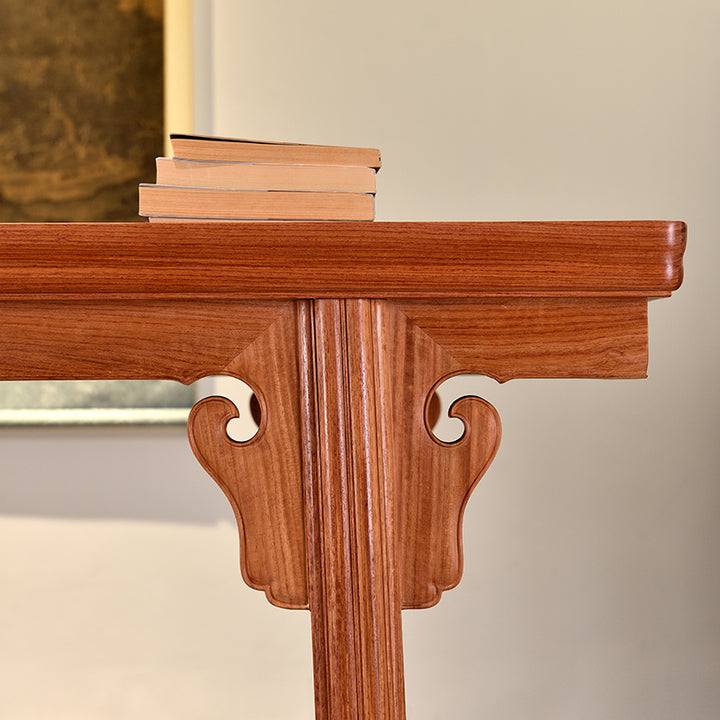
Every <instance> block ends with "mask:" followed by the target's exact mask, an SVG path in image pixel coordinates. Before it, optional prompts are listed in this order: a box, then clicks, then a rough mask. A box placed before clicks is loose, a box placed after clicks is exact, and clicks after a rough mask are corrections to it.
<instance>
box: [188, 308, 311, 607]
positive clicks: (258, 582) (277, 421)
mask: <svg viewBox="0 0 720 720" xmlns="http://www.w3.org/2000/svg"><path fill="white" fill-rule="evenodd" d="M248 311H250V308H248ZM296 336H297V331H296V325H295V316H294V305H293V304H292V303H288V306H287V311H286V312H285V313H283V314H282V315H281V316H280V317H279V318H278V319H277V320H276V321H275V322H274V323H273V324H272V325H271V326H270V327H269V328H268V329H267V330H265V331H264V332H262V333H260V334H259V335H258V337H257V338H256V339H255V341H254V342H253V343H251V344H250V345H249V346H248V347H247V348H245V349H244V350H243V352H242V353H241V354H240V355H238V356H237V357H236V358H235V359H234V360H233V361H232V363H231V364H230V365H229V366H228V367H227V368H226V370H225V372H226V374H229V375H232V376H234V377H237V378H240V379H242V380H243V381H245V382H246V383H247V384H248V385H250V386H251V387H252V388H253V389H254V391H255V395H256V397H257V398H258V401H259V405H260V414H261V418H260V425H259V428H258V431H257V433H256V434H255V436H254V437H253V438H251V439H250V440H248V441H246V442H237V441H235V440H232V439H231V438H230V437H229V436H228V433H227V424H228V422H229V421H230V420H231V419H232V418H234V417H237V416H238V413H237V410H236V408H235V406H234V405H233V404H232V403H231V402H230V401H229V400H227V399H225V398H221V397H209V398H205V399H204V400H201V401H200V402H198V403H197V404H196V405H195V407H194V408H193V409H192V411H191V414H190V418H189V420H188V434H189V437H190V444H191V446H192V449H193V452H194V453H195V455H196V457H197V458H198V460H199V462H200V463H201V464H202V466H203V467H204V468H205V470H207V472H208V473H209V474H210V475H211V476H212V477H213V479H214V480H215V481H216V482H217V483H218V485H219V486H220V488H221V489H222V490H223V492H224V493H225V495H226V496H227V498H228V500H229V501H230V504H231V505H232V508H233V511H234V513H235V517H236V519H237V524H238V530H239V532H240V567H241V570H242V575H243V578H244V580H245V582H246V583H247V584H248V585H249V586H250V587H252V588H255V589H258V590H264V591H265V593H266V595H267V597H268V600H269V601H270V602H271V603H272V604H273V605H277V606H279V607H285V608H307V605H308V599H307V598H308V595H307V569H306V564H307V563H306V552H305V520H304V517H305V509H304V502H303V475H302V464H301V455H300V442H301V440H300V437H301V433H300V407H299V401H300V400H299V392H298V358H297V342H296Z"/></svg>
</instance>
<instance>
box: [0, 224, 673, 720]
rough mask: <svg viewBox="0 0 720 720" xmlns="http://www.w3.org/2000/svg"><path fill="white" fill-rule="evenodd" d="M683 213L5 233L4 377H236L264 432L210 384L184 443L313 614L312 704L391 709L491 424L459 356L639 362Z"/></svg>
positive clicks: (276, 576) (482, 366)
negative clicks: (435, 403)
mask: <svg viewBox="0 0 720 720" xmlns="http://www.w3.org/2000/svg"><path fill="white" fill-rule="evenodd" d="M685 232H686V230H685V226H684V224H683V223H680V222H637V223H632V222H628V223H325V222H317V223H249V224H242V223H239V224H212V223H198V224H192V225H187V226H186V225H183V224H181V223H178V224H168V225H164V226H163V225H161V224H154V225H146V226H140V225H122V224H118V225H113V224H108V225H6V226H2V227H0V233H2V242H1V243H0V303H2V314H1V317H2V334H1V335H0V378H1V379H18V380H20V379H27V380H31V379H76V378H77V379H95V378H98V379H112V378H124V379H133V378H155V379H160V378H166V379H175V380H178V381H180V382H183V383H191V382H193V381H195V380H196V379H198V378H200V377H203V376H205V375H216V374H228V375H232V376H235V377H237V378H240V379H242V380H244V381H245V382H247V383H248V384H249V385H250V386H251V387H252V388H253V389H254V391H255V394H256V397H257V399H258V402H259V406H260V416H261V420H260V427H259V430H258V432H257V434H256V436H255V437H253V438H252V439H251V440H249V441H247V442H235V441H233V440H231V439H230V437H229V436H228V434H227V431H226V426H227V422H228V421H229V420H230V418H232V417H233V416H234V414H235V413H236V410H235V408H234V407H233V406H232V404H231V403H229V401H227V400H225V399H222V398H207V399H205V400H203V401H201V402H200V403H198V404H197V405H196V406H195V408H194V409H193V411H192V413H191V416H190V421H189V427H188V429H189V436H190V442H191V444H192V447H193V450H194V452H195V454H196V456H197V457H198V459H199V461H200V462H201V463H202V465H203V466H204V467H205V469H206V470H207V471H208V472H209V474H210V475H212V477H213V478H214V479H215V480H216V482H217V483H218V484H219V485H220V487H221V488H222V489H223V491H224V492H225V494H226V496H227V497H228V499H229V501H230V503H231V505H232V507H233V509H234V511H235V515H236V518H237V521H238V528H239V532H240V545H241V552H240V557H241V568H242V573H243V576H244V578H245V580H246V582H247V583H248V584H249V585H251V586H252V587H254V588H257V589H261V590H263V591H264V592H265V593H266V595H267V597H268V599H269V600H270V602H272V603H274V604H275V605H279V606H281V607H286V608H306V609H309V610H310V612H311V618H312V630H313V658H314V666H315V667H314V670H315V707H316V717H317V718H320V719H322V720H345V719H348V720H360V719H364V720H370V719H379V718H382V720H402V718H404V717H405V700H404V690H403V652H402V632H401V620H400V614H401V610H402V609H403V608H424V607H429V606H431V605H433V604H434V603H436V602H438V600H439V599H440V596H441V594H442V593H443V592H444V591H446V590H448V589H450V588H452V587H454V586H455V585H456V584H457V583H458V582H459V580H460V575H461V572H462V544H461V525H462V516H463V510H464V508H465V505H466V502H467V500H468V497H469V495H470V493H471V492H472V490H473V488H474V487H475V485H476V483H477V482H478V481H479V480H480V478H481V477H482V475H483V474H484V473H485V471H486V470H487V468H488V467H489V465H490V463H491V462H492V459H493V457H494V455H495V452H496V450H497V447H498V443H499V441H500V421H499V419H498V414H497V412H496V411H495V409H494V408H493V407H492V406H491V405H489V404H488V403H487V402H485V401H484V400H481V399H479V398H462V399H460V400H459V401H457V402H456V403H455V405H454V406H453V408H452V409H451V412H452V413H453V414H455V415H456V416H457V417H459V418H460V419H461V420H462V421H463V423H464V426H465V431H464V434H463V436H462V437H461V438H460V439H459V440H458V441H456V442H454V443H444V442H441V441H440V440H438V439H437V438H436V437H435V436H434V435H433V433H432V429H431V427H430V426H431V422H430V420H429V416H430V414H431V404H432V397H433V394H434V392H435V389H436V388H437V387H438V385H439V384H440V383H441V382H442V381H443V380H445V379H446V378H448V377H450V376H452V375H455V374H458V373H462V372H470V373H478V374H484V375H488V376H490V377H493V378H495V379H496V380H499V381H501V382H504V381H507V380H510V379H512V378H518V377H525V378H533V377H593V378H621V377H644V376H645V373H646V367H647V345H648V342H647V301H648V299H649V298H653V297H666V296H668V295H670V293H671V292H672V291H673V290H675V289H677V288H678V287H679V285H680V282H681V279H682V254H683V251H684V247H685Z"/></svg>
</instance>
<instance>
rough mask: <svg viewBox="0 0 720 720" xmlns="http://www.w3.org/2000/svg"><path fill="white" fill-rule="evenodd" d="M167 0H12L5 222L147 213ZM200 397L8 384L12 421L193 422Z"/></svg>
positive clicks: (0, 419)
mask: <svg viewBox="0 0 720 720" xmlns="http://www.w3.org/2000/svg"><path fill="white" fill-rule="evenodd" d="M163 4H164V3H163V0H107V1H106V2H101V3H97V2H91V0H66V2H61V3H59V2H57V1H56V0H35V1H34V2H32V3H28V2H26V1H25V0H5V3H4V9H5V12H4V20H3V23H2V24H1V25H0V47H2V48H3V53H2V56H1V57H0V222H141V221H142V219H141V218H140V217H139V216H138V214H137V213H138V184H139V183H141V182H154V179H155V158H156V157H157V156H159V155H163V153H164V143H165V136H166V125H165V122H166V118H165V114H166V113H165V100H166V93H165V85H166V77H165V75H166V71H167V70H168V68H166V67H164V65H165V61H164V56H165V52H164V36H165V34H166V33H165V31H166V28H165V27H164V25H165V21H166V20H167V18H166V17H164V14H163ZM167 5H168V6H169V7H173V3H168V4H167ZM189 5H190V3H189V2H187V3H182V2H181V3H178V4H177V5H175V7H176V8H183V9H182V10H181V11H182V12H186V9H187V7H189ZM186 14H187V12H186ZM189 23H190V20H189V18H188V19H187V22H186V23H185V26H186V27H191V24H189ZM176 24H177V23H176ZM181 25H182V23H181ZM185 35H186V36H187V35H188V34H187V32H186V33H185ZM178 42H179V43H180V55H181V56H182V55H183V48H182V43H183V42H186V39H185V40H184V39H183V38H181V39H180V40H179V41H178V40H177V39H173V44H174V47H175V48H176V52H177V49H178ZM184 51H185V52H184V55H185V56H186V57H187V58H190V57H191V55H190V47H189V46H187V42H186V47H185V48H184ZM186 101H187V98H186ZM0 352H2V339H1V338H0ZM193 396H194V393H193V390H192V389H191V388H187V387H185V386H182V385H180V384H178V383H175V382H170V381H142V382H137V381H122V380H120V381H118V380H114V381H89V382H75V381H73V382H67V381H65V382H32V383H15V382H4V383H0V424H11V425H13V424H48V423H50V424H58V423H59V424H66V423H118V422H129V423H144V422H153V423H158V422H184V421H185V419H186V418H187V413H188V412H189V408H190V407H191V405H192V402H193Z"/></svg>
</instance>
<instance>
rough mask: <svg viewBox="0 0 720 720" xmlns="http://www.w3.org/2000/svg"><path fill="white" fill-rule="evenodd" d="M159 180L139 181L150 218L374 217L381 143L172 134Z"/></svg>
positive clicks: (143, 205) (142, 210)
mask: <svg viewBox="0 0 720 720" xmlns="http://www.w3.org/2000/svg"><path fill="white" fill-rule="evenodd" d="M170 144H171V147H172V152H173V157H171V158H168V157H161V158H157V161H156V163H157V178H156V180H157V182H156V184H154V185H153V184H141V185H140V215H142V216H144V217H147V218H148V219H149V220H150V222H197V221H200V222H215V221H217V222H241V221H248V220H373V219H374V217H375V174H376V172H377V171H378V169H379V168H380V151H379V150H374V149H371V148H353V147H338V146H332V145H302V144H298V143H281V142H260V141H255V140H235V139H229V138H215V137H203V136H198V135H171V136H170Z"/></svg>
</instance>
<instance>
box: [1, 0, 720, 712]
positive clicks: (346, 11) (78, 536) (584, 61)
mask: <svg viewBox="0 0 720 720" xmlns="http://www.w3.org/2000/svg"><path fill="white" fill-rule="evenodd" d="M196 11H197V12H198V13H200V14H201V15H202V23H201V25H202V28H203V34H202V37H196V52H197V58H198V63H199V64H200V65H201V67H198V66H197V64H196V78H198V77H200V78H205V80H206V83H205V84H203V87H202V91H201V95H202V97H203V98H204V104H203V107H202V108H196V117H197V118H200V122H199V123H198V128H197V129H198V130H199V131H205V132H215V133H217V134H227V135H239V136H247V137H257V138H267V139H291V140H299V141H308V142H313V141H318V142H327V143H334V142H337V143H345V144H358V145H365V144H367V145H372V146H377V147H380V148H381V149H382V152H383V160H384V167H383V169H382V171H381V173H380V175H379V177H378V204H377V216H378V219H379V220H406V219H407V220H422V219H431V220H432V219H437V220H441V219H442V220H447V219H451V220H455V219H457V220H462V219H465V220H495V219H541V220H542V219H558V218H560V219H574V218H587V219H604V218H618V219H623V218H627V219H633V218H635V219H645V218H668V219H675V218H679V219H684V220H686V221H687V222H688V224H689V249H688V253H687V263H686V283H685V285H684V287H683V288H682V289H681V291H679V292H678V293H677V295H676V296H675V297H673V298H672V299H671V300H669V301H659V302H655V303H652V304H651V307H650V334H651V341H650V346H651V347H650V352H651V359H650V368H649V374H650V377H649V379H648V380H645V381H615V382H603V381H574V380H573V381H512V382H510V383H508V384H507V385H504V386H499V385H497V384H495V383H493V382H492V381H483V380H482V379H463V380H460V381H455V383H456V385H459V386H461V387H459V388H458V387H456V388H455V391H461V390H463V391H464V390H465V389H467V388H474V389H476V390H477V392H480V393H482V394H483V395H484V396H485V397H487V398H488V399H489V400H491V401H492V402H493V403H494V404H495V405H496V407H497V408H498V410H499V412H500V415H501V417H502V419H503V444H502V447H501V450H500V453H499V455H498V458H497V459H496V461H495V463H494V464H493V466H492V468H491V469H490V471H489V472H488V474H487V475H486V477H485V479H484V480H483V481H482V483H481V484H480V486H479V487H478V488H477V490H476V492H475V494H474V497H473V499H472V500H471V501H470V505H469V507H468V510H467V513H466V519H465V558H466V567H465V576H464V580H463V582H462V584H461V585H460V587H459V588H458V589H456V590H454V591H452V592H450V593H447V594H446V596H445V597H444V598H443V600H442V602H441V603H440V604H439V605H438V606H437V607H436V608H434V609H432V610H427V611H422V612H417V611H416V612H408V613H405V616H404V632H405V656H406V672H407V696H408V709H409V717H410V718H412V720H430V719H434V718H443V719H445V718H454V719H455V720H460V719H461V718H467V719H468V720H471V719H473V720H474V719H475V718H484V717H487V718H502V719H503V720H507V719H510V718H517V719H528V720H544V719H547V720H576V719H577V718H583V719H584V720H585V719H589V720H593V719H596V718H597V719H598V720H600V719H603V720H604V719H606V718H612V719H613V720H619V719H626V718H627V719H630V718H632V719H635V718H653V720H675V718H678V717H683V718H698V719H705V718H708V719H709V718H714V717H717V716H718V715H719V714H720V564H719V563H718V559H717V555H718V550H719V549H720V523H719V522H718V512H719V511H720V449H719V447H720V444H719V443H718V441H717V436H718V421H719V420H720V418H719V417H718V415H719V412H718V409H719V402H720V387H719V383H718V374H717V371H716V368H717V366H718V364H719V363H720V347H719V346H720V332H719V328H718V311H717V304H716V285H717V282H716V277H717V271H718V261H719V260H720V250H719V249H718V247H719V246H718V242H717V238H718V236H719V235H720V217H719V214H718V195H719V192H720V177H719V176H718V170H717V168H718V167H719V166H720V163H719V162H718V161H719V160H720V157H719V155H720V153H719V150H720V147H719V145H720V132H719V131H718V128H720V95H719V94H718V92H717V87H718V80H719V79H720V46H719V45H718V43H717V37H718V35H719V33H720V6H718V5H717V3H715V2H712V1H710V0H706V1H700V0H682V1H680V0H673V1H669V0H656V1H654V2H647V1H645V0H606V1H605V2H602V3H596V2H578V1H577V0H559V1H558V2H552V3H537V2H530V1H529V0H525V1H521V0H510V1H509V2H504V3H500V2H493V3H489V2H488V3H469V2H464V1H463V2H460V1H459V0H448V2H445V3H431V2H425V0H420V1H416V2H387V0H385V1H383V2H380V1H378V0H368V2H365V3H353V4H345V3H337V2H330V0H325V1H322V0H309V1H308V2H305V3H291V2H285V3H281V2H254V3H249V2H248V3H240V2H227V1H225V2H223V1H221V0H217V1H216V2H209V1H207V2H199V3H198V5H197V10H196ZM0 447H1V451H2V456H3V476H2V479H1V480H0V482H1V483H2V484H1V485H0V502H4V505H5V506H6V507H8V506H9V507H11V508H13V511H12V512H10V513H7V514H6V515H5V516H2V517H0V548H1V549H0V583H1V587H2V588H3V592H2V593H1V594H0V651H1V653H2V654H1V655H0V707H10V708H11V711H10V713H9V714H8V713H5V714H4V717H8V718H13V719H22V720H25V719H28V720H29V719H30V718H37V717H43V718H45V717H47V718H78V717H103V718H129V717H139V716H146V717H157V718H163V717H168V718H170V717H172V718H173V719H174V720H176V719H177V718H199V717H202V718H203V719H205V718H218V719H219V718H230V717H233V718H234V717H247V718H253V719H257V718H261V719H264V718H267V719H270V718H290V717H292V718H311V717H312V707H311V703H312V700H311V692H312V688H311V677H310V672H309V671H310V648H309V643H310V640H309V624H308V620H307V616H306V614H305V613H292V612H287V611H281V610H277V609H274V608H271V607H269V606H267V604H266V603H265V601H264V599H263V598H262V596H261V595H260V594H258V593H254V592H252V591H250V590H248V589H246V588H244V587H243V586H242V584H241V581H240V578H239V573H238V572H237V569H236V568H237V548H236V541H235V533H234V531H233V528H232V519H231V513H230V511H229V509H228V508H227V507H226V505H225V502H224V500H223V498H222V497H221V496H220V493H219V491H217V490H216V489H215V488H214V487H213V486H212V483H211V481H210V480H209V479H206V478H204V476H203V474H202V472H201V471H200V470H199V469H198V468H197V467H196V465H195V464H194V461H193V459H192V457H191V455H190V453H189V451H188V450H187V448H186V445H185V440H184V437H183V435H182V433H181V432H180V431H177V432H176V431H173V430H153V431H146V432H143V431H140V430H137V431H115V432H110V431H96V432H85V433H72V432H70V431H60V432H53V433H50V432H37V433H30V432H28V431H26V432H3V433H2V434H0ZM81 454H82V455H83V457H82V462H81ZM128 497H129V498H131V499H130V500H128ZM32 507H34V508H36V509H35V510H34V511H31V510H30V508H32Z"/></svg>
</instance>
